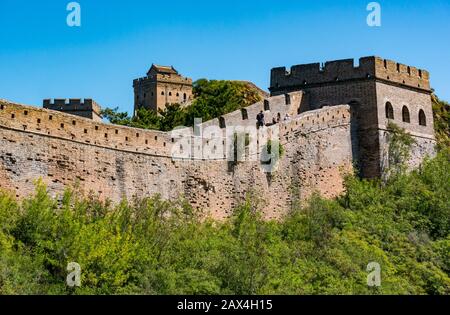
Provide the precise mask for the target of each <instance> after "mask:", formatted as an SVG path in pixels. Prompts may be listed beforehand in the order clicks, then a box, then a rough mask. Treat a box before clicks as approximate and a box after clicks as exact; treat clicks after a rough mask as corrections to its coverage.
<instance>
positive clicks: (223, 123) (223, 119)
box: [219, 117, 226, 129]
mask: <svg viewBox="0 0 450 315" xmlns="http://www.w3.org/2000/svg"><path fill="white" fill-rule="evenodd" d="M219 126H220V128H222V129H223V128H226V124H225V118H223V117H220V118H219Z"/></svg>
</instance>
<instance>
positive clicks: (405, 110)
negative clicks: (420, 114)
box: [402, 106, 411, 123]
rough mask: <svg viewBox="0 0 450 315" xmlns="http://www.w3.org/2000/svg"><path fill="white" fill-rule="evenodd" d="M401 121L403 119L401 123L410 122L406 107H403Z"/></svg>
mask: <svg viewBox="0 0 450 315" xmlns="http://www.w3.org/2000/svg"><path fill="white" fill-rule="evenodd" d="M402 119H403V122H405V123H410V122H411V120H410V118H409V109H408V107H406V106H403V109H402Z"/></svg>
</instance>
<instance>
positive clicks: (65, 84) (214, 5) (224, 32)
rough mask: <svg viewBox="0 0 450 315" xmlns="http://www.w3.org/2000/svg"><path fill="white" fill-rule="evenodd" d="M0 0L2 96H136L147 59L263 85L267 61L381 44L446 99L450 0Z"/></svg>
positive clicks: (363, 50)
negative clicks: (372, 21)
mask: <svg viewBox="0 0 450 315" xmlns="http://www.w3.org/2000/svg"><path fill="white" fill-rule="evenodd" d="M69 2H70V1H66V0H51V1H49V0H41V1H38V0H34V1H23V0H20V1H19V0H0V12H1V15H0V17H1V18H0V98H5V99H9V100H13V101H17V102H21V103H26V104H31V105H38V106H40V105H41V104H42V99H44V98H71V97H73V98H88V97H90V98H94V99H96V100H97V101H98V102H99V103H100V104H102V105H103V106H105V107H106V106H108V107H116V106H118V107H119V108H120V109H121V110H123V111H125V110H126V111H130V112H131V110H132V107H133V89H132V80H133V79H134V78H138V77H141V76H144V75H145V73H146V71H147V70H148V68H149V67H150V65H151V64H152V63H158V64H167V65H174V66H175V67H176V68H177V69H178V70H179V71H180V72H181V73H182V74H184V75H187V76H190V77H192V78H194V79H199V78H203V77H206V78H210V79H239V80H249V81H253V82H255V83H256V84H257V85H259V86H261V87H262V88H265V89H267V87H268V85H269V78H270V69H271V68H272V67H276V66H288V67H289V66H291V65H294V64H300V63H310V62H324V61H327V60H335V59H345V58H359V57H362V56H369V55H379V56H381V57H385V58H389V59H394V60H397V61H399V62H402V63H406V64H410V65H413V66H417V67H419V68H424V69H427V70H429V71H430V72H431V80H432V86H433V87H434V88H435V90H436V93H437V94H438V95H439V96H440V97H441V98H444V99H447V100H450V87H449V86H448V78H449V75H450V62H449V54H450V53H449V52H450V40H449V38H450V36H449V35H450V23H449V18H450V1H448V0H442V1H439V0H436V1H418V0H409V1H406V0H399V1H387V0H386V1H378V2H379V3H380V4H381V8H382V26H381V27H379V28H370V27H368V26H367V24H366V17H367V15H368V13H369V12H367V11H366V6H367V4H368V3H369V2H370V1H360V0H342V1H339V0H336V1H326V0H316V1H311V0H309V1H303V0H227V1H217V0H214V1H212V0H192V1H178V0H171V1H152V0H129V1H106V0H79V1H78V2H79V3H80V5H81V9H82V12H81V14H82V26H81V27H80V28H70V27H68V26H67V24H66V17H67V14H68V12H67V11H66V5H67V4H68V3H69Z"/></svg>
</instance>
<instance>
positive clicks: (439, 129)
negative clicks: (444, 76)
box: [433, 95, 450, 148]
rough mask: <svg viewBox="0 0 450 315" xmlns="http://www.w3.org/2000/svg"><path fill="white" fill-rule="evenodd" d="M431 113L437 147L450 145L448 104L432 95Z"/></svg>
mask: <svg viewBox="0 0 450 315" xmlns="http://www.w3.org/2000/svg"><path fill="white" fill-rule="evenodd" d="M433 115H434V128H435V132H436V139H437V141H438V145H439V147H440V148H445V147H450V105H449V104H448V103H447V102H445V101H442V100H440V99H439V98H438V97H437V96H435V95H433Z"/></svg>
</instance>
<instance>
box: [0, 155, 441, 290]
mask: <svg viewBox="0 0 450 315" xmlns="http://www.w3.org/2000/svg"><path fill="white" fill-rule="evenodd" d="M449 192H450V155H449V151H448V150H447V151H445V150H444V151H442V152H441V153H440V154H439V156H438V157H437V158H435V159H433V160H427V161H426V162H425V163H424V165H423V166H422V167H421V168H420V169H418V170H417V171H414V172H412V173H409V174H407V173H398V174H396V176H393V177H391V178H390V179H389V180H388V181H387V182H386V183H382V182H378V181H366V180H360V179H357V178H354V177H349V178H348V179H347V180H346V193H345V194H343V196H341V197H340V198H338V199H336V200H325V199H322V198H321V197H320V196H318V195H314V196H313V197H312V198H311V200H310V201H309V202H308V203H305V204H304V205H301V206H300V205H299V206H296V207H294V208H293V209H292V211H291V213H290V214H289V215H287V216H286V218H285V219H284V220H282V221H280V222H274V221H268V222H267V221H264V220H262V219H261V218H260V215H259V212H258V209H259V207H260V203H259V202H258V200H257V199H255V198H253V197H249V198H248V200H247V202H245V203H244V204H242V205H241V206H240V207H238V208H237V209H236V211H235V215H234V217H233V218H232V220H230V221H227V222H222V223H218V222H215V221H212V220H206V221H200V220H199V214H197V213H195V212H193V210H192V209H191V208H190V207H189V206H188V205H187V204H186V203H184V202H182V201H180V202H177V203H169V202H166V201H162V200H161V199H160V198H158V197H154V198H152V199H146V200H140V201H138V200H136V201H130V202H127V201H123V202H122V203H121V204H119V205H116V206H113V205H111V204H109V203H104V202H100V201H98V200H96V199H95V198H93V197H90V198H81V197H78V195H77V193H76V192H69V191H68V192H66V193H65V194H64V196H62V198H57V199H53V198H51V197H49V196H48V194H47V192H46V188H45V187H44V186H43V185H42V184H38V185H37V189H36V193H35V195H34V196H30V197H29V198H28V199H25V200H23V201H17V200H16V199H15V198H14V197H12V196H10V195H9V194H7V193H1V194H0V294H135V293H142V294H175V293H183V294H217V293H223V294H228V293H230V294H269V293H276V294H449V293H450V277H449V276H450V234H449V231H450V198H449V197H450V196H449ZM255 195H257V194H255ZM69 262H77V263H79V264H80V265H81V268H82V284H81V287H80V288H76V289H71V288H68V287H67V286H66V284H65V280H66V276H67V274H68V272H67V271H66V267H67V264H68V263H69ZM370 262H378V263H379V264H380V265H381V268H382V285H381V287H379V288H370V287H368V286H367V282H366V279H367V275H368V272H367V271H366V267H367V265H368V264H369V263H370Z"/></svg>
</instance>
